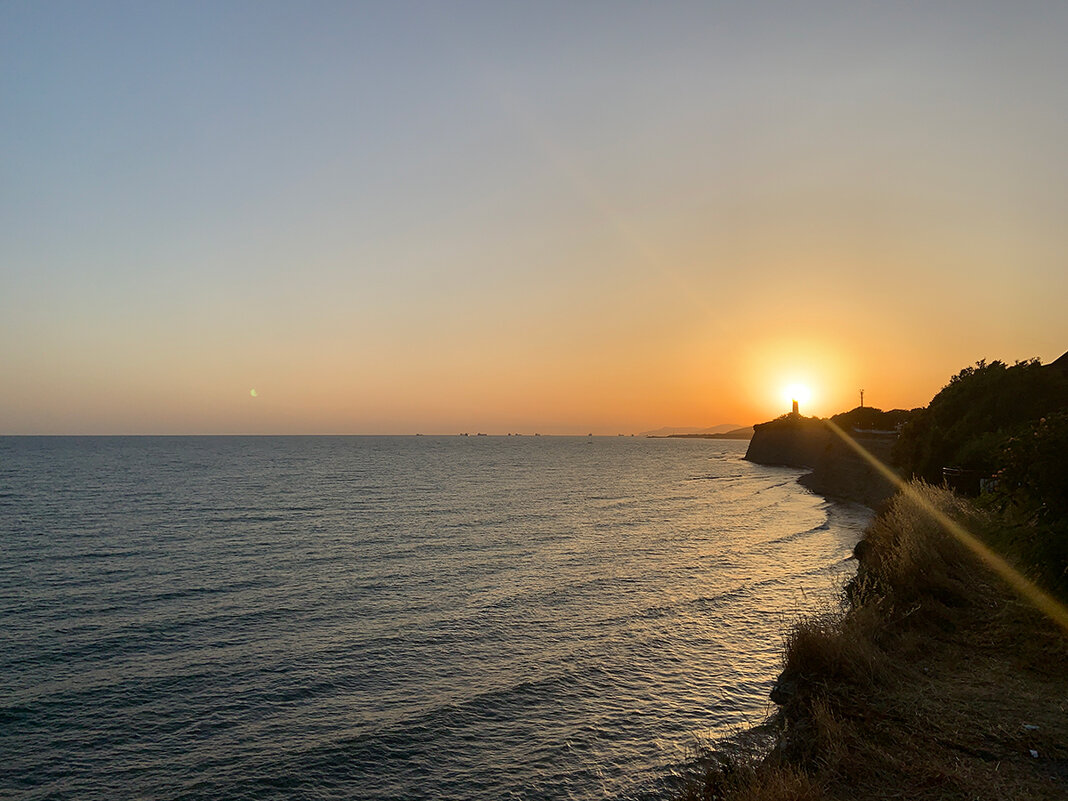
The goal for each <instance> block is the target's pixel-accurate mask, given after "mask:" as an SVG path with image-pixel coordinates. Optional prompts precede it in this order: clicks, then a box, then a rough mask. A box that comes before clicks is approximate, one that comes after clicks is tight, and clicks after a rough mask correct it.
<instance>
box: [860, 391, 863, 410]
mask: <svg viewBox="0 0 1068 801" xmlns="http://www.w3.org/2000/svg"><path fill="white" fill-rule="evenodd" d="M860 408H861V409H863V408H864V390H861V391H860Z"/></svg>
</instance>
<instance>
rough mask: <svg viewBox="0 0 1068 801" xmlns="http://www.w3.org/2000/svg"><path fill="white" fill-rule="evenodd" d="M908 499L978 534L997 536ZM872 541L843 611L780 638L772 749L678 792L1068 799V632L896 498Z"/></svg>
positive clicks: (970, 512)
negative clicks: (780, 668)
mask: <svg viewBox="0 0 1068 801" xmlns="http://www.w3.org/2000/svg"><path fill="white" fill-rule="evenodd" d="M917 490H918V494H919V495H920V496H921V497H922V498H923V499H924V500H925V502H927V503H931V504H934V505H937V506H938V507H939V508H940V509H942V510H943V511H944V512H946V513H947V514H950V515H951V516H952V517H954V518H955V519H957V520H958V521H959V522H962V523H963V524H964V525H965V527H966V528H967V529H969V530H971V531H973V532H976V533H979V532H981V531H982V530H983V529H984V528H987V527H989V526H991V525H992V523H991V521H990V520H988V519H984V518H983V517H982V516H981V515H980V514H979V513H978V512H976V511H975V510H974V509H973V508H972V507H971V506H970V505H969V504H967V503H966V502H964V501H962V500H960V499H959V498H957V497H956V496H954V495H952V494H950V493H948V492H945V491H943V490H938V489H934V488H931V487H926V486H920V487H918V488H917ZM866 543H867V545H866V546H865V547H864V548H863V549H860V551H859V552H860V554H861V567H860V570H859V571H858V576H857V579H856V580H854V582H853V583H852V584H851V586H850V588H849V596H850V598H851V603H849V604H848V605H847V607H846V608H845V610H844V611H842V612H840V613H838V614H834V615H826V616H823V617H818V618H812V619H809V620H806V621H803V622H802V623H800V624H799V625H798V626H797V627H796V629H795V630H794V631H793V632H792V633H791V635H790V637H789V640H788V642H787V644H786V648H785V653H784V660H783V661H784V669H783V675H782V677H781V678H780V681H779V683H778V686H777V690H776V693H775V698H776V700H777V702H778V703H779V704H780V709H779V712H778V713H777V714H776V716H775V717H774V719H773V720H772V721H771V722H770V725H771V726H772V727H774V728H775V729H776V730H777V737H776V742H775V745H774V747H773V748H772V750H771V751H770V752H769V753H766V754H762V755H759V757H758V758H754V757H753V756H749V757H739V756H737V755H729V754H727V755H725V754H710V755H708V757H707V763H706V764H707V771H706V774H705V777H704V779H703V780H702V781H700V782H697V783H695V784H694V785H693V786H691V787H689V788H688V789H687V791H686V792H685V794H684V797H685V798H687V799H720V798H722V799H747V800H748V801H770V800H771V799H819V798H826V799H891V798H909V799H962V800H963V799H977V798H981V799H987V798H989V799H1064V798H1068V636H1066V635H1065V633H1064V632H1063V631H1062V630H1060V629H1058V628H1057V627H1056V626H1055V625H1054V624H1052V623H1050V622H1049V621H1047V620H1046V619H1045V618H1043V617H1041V616H1040V615H1039V614H1038V613H1037V612H1035V611H1034V610H1032V609H1031V608H1030V607H1028V606H1027V605H1025V604H1023V603H1021V602H1019V601H1018V600H1017V599H1016V598H1015V597H1014V596H1013V595H1012V594H1011V593H1010V592H1009V591H1008V590H1007V589H1005V588H1004V587H1002V586H1001V585H1000V584H999V583H998V581H997V580H996V579H995V578H994V577H993V576H992V575H991V574H990V573H989V572H988V571H987V570H986V568H985V567H984V566H983V565H982V564H980V563H978V562H977V561H976V559H975V557H973V556H972V555H971V553H970V552H968V551H966V550H965V549H964V548H963V547H961V546H960V545H959V544H958V543H957V542H956V541H955V540H953V539H952V538H951V537H950V536H949V535H947V534H945V533H944V532H943V531H942V530H941V529H940V528H939V527H938V525H937V524H936V523H934V521H933V520H932V519H931V518H930V517H929V516H928V515H927V514H926V513H925V512H924V510H923V508H922V505H920V504H917V503H915V502H913V501H910V500H909V499H907V498H906V497H904V496H901V495H899V496H897V497H896V498H895V499H894V500H893V501H892V502H891V504H890V506H889V507H888V509H887V510H886V511H885V512H884V513H883V514H882V515H880V517H879V518H877V519H876V521H875V522H874V523H873V524H872V526H871V527H870V529H869V531H868V532H867V536H866ZM1032 751H1033V752H1035V753H1037V757H1036V756H1033V755H1032Z"/></svg>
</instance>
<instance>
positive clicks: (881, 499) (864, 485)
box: [745, 407, 907, 509]
mask: <svg viewBox="0 0 1068 801" xmlns="http://www.w3.org/2000/svg"><path fill="white" fill-rule="evenodd" d="M905 414H907V413H906V412H898V411H897V410H895V411H894V412H882V411H881V410H879V409H870V408H863V407H858V409H854V410H853V411H851V412H846V413H844V414H842V415H836V416H835V417H833V418H831V422H833V423H834V426H833V427H832V426H831V425H829V424H828V421H827V420H823V419H820V418H817V417H802V416H801V415H796V414H788V415H784V416H782V417H780V418H778V419H776V420H771V421H769V422H767V423H760V424H758V425H755V426H753V438H752V440H750V442H749V448H748V449H747V450H746V453H745V458H746V459H748V460H749V461H751V462H756V463H757V464H766V465H785V466H788V467H799V468H807V469H809V470H810V471H811V472H810V473H808V474H807V475H804V476H802V477H801V478H800V479H799V482H800V483H801V484H802V485H803V486H805V487H807V488H808V489H810V490H812V491H813V492H818V493H819V494H821V495H825V496H827V497H829V498H834V499H836V500H845V501H852V502H855V503H862V504H864V505H865V506H869V507H871V508H872V509H878V508H880V507H881V506H882V505H883V504H885V503H886V501H887V500H889V498H890V497H891V496H892V495H893V494H894V491H895V486H894V483H893V482H892V481H890V480H889V479H888V478H887V477H886V476H885V475H883V474H882V473H881V472H880V471H879V470H877V469H876V468H875V467H874V466H873V465H872V464H871V463H870V462H868V461H867V460H866V459H864V458H863V457H862V456H861V455H860V454H859V453H858V452H857V451H856V450H855V449H854V448H853V447H851V445H850V443H849V442H848V441H847V440H846V439H845V438H848V439H849V440H851V441H852V442H853V443H856V444H859V445H860V446H862V447H863V449H864V450H865V451H867V452H868V453H870V454H871V455H872V456H874V457H875V458H876V459H878V460H879V461H881V462H882V463H883V464H887V465H888V464H889V463H890V451H891V448H892V447H893V443H894V440H895V439H896V429H895V428H878V427H877V426H880V425H882V426H888V425H890V424H891V423H892V421H893V420H896V419H897V418H898V417H900V416H902V415H905ZM836 429H837V432H838V433H836Z"/></svg>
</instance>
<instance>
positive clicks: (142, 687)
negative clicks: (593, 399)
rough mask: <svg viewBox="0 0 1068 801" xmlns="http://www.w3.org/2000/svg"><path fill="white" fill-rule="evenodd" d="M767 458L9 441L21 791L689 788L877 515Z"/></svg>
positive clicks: (0, 777) (2, 495)
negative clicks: (824, 494) (687, 782)
mask: <svg viewBox="0 0 1068 801" xmlns="http://www.w3.org/2000/svg"><path fill="white" fill-rule="evenodd" d="M745 447H746V443H745V442H734V441H722V440H698V439H648V438H641V437H549V436H541V437H535V436H525V437H520V436H509V437H503V436H502V437H483V436H478V437H475V436H471V437H462V436H451V437H431V436H425V437H423V436H411V437H332V436H327V437H5V438H0V797H4V798H19V799H79V801H83V800H84V801H95V800H97V799H100V800H104V799H107V801H116V800H117V799H230V800H231V801H234V800H239V799H369V800H370V799H375V800H376V801H377V800H383V801H384V800H385V799H391V800H392V799H457V800H463V801H483V800H485V801H489V799H494V801H498V800H499V799H531V800H534V799H537V800H539V801H564V800H565V799H575V800H583V801H584V800H588V799H668V798H671V797H672V795H673V794H674V793H675V792H677V787H678V782H679V780H680V777H682V776H684V775H685V773H686V771H687V769H688V767H687V766H690V767H691V768H692V764H693V757H694V755H695V753H696V751H697V749H698V748H699V747H701V746H702V745H703V744H704V745H707V744H715V743H717V742H721V741H723V740H724V739H725V738H730V737H732V736H734V735H735V734H737V733H738V732H739V731H741V730H744V729H745V728H746V727H748V726H751V725H754V724H757V723H759V722H760V721H761V720H762V719H763V717H764V716H765V714H766V713H767V712H768V711H769V702H768V698H767V696H768V691H769V690H770V688H771V686H772V683H773V681H774V679H775V677H776V674H777V673H778V670H779V663H780V658H781V653H782V648H783V642H784V635H785V632H786V631H787V630H788V628H789V626H790V625H791V623H792V622H794V621H795V620H797V619H798V618H799V617H801V616H805V615H809V614H812V613H814V612H815V613H819V612H821V611H825V610H828V609H833V608H834V605H835V604H836V603H837V602H838V599H839V598H840V592H841V586H842V584H843V582H844V581H845V580H846V578H847V577H848V576H849V575H850V574H851V573H852V572H853V570H854V569H855V562H854V561H853V560H851V558H850V555H851V550H852V547H853V545H854V544H855V543H856V541H857V540H858V538H859V537H860V533H861V530H862V529H863V527H864V526H865V525H866V523H867V522H868V520H869V518H870V512H868V510H867V509H865V508H863V507H857V506H845V505H838V504H833V503H830V502H828V501H826V500H824V499H823V498H821V497H819V496H817V495H814V494H812V493H810V492H809V491H808V490H806V489H804V488H803V487H801V486H799V485H798V484H797V483H796V479H797V477H798V476H799V475H801V471H798V470H793V469H789V468H781V467H765V466H760V465H756V464H751V463H749V462H746V461H745V460H744V459H743V456H744V453H745Z"/></svg>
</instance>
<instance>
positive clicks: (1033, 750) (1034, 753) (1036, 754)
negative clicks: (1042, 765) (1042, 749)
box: [1031, 748, 1038, 759]
mask: <svg viewBox="0 0 1068 801" xmlns="http://www.w3.org/2000/svg"><path fill="white" fill-rule="evenodd" d="M1031 757H1032V758H1033V759H1038V751H1036V750H1035V749H1034V748H1032V749H1031Z"/></svg>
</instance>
